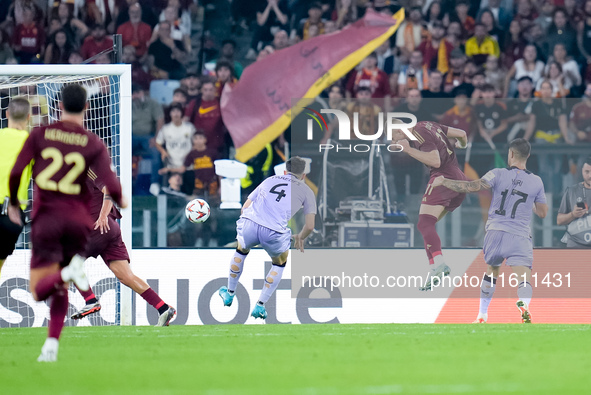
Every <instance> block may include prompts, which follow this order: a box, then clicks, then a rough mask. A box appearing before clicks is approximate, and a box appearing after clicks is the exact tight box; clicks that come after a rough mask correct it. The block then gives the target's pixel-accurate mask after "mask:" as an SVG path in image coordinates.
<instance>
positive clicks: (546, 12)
mask: <svg viewBox="0 0 591 395" xmlns="http://www.w3.org/2000/svg"><path fill="white" fill-rule="evenodd" d="M539 10H540V15H539V16H538V17H537V18H536V20H535V21H534V23H535V24H536V25H538V26H540V27H541V28H542V31H543V32H544V34H546V33H548V29H549V28H550V25H552V15H553V14H554V2H553V1H552V0H543V2H542V6H541V7H540V8H539Z"/></svg>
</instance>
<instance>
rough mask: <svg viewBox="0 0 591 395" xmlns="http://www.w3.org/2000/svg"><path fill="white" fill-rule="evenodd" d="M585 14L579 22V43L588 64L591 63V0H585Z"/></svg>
mask: <svg viewBox="0 0 591 395" xmlns="http://www.w3.org/2000/svg"><path fill="white" fill-rule="evenodd" d="M583 14H584V18H583V19H582V20H581V21H580V22H579V24H578V34H577V44H578V48H579V51H580V52H581V54H582V55H583V56H584V57H585V58H586V59H587V64H591V0H585V3H584V5H583Z"/></svg>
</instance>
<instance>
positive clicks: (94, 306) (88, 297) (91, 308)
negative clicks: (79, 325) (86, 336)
mask: <svg viewBox="0 0 591 395" xmlns="http://www.w3.org/2000/svg"><path fill="white" fill-rule="evenodd" d="M76 288H78V287H76ZM78 292H80V295H82V297H83V298H84V302H85V303H86V304H85V305H84V307H82V308H81V309H80V310H78V311H77V312H75V313H74V314H72V315H71V316H70V318H71V319H73V320H79V319H81V318H84V317H86V316H87V315H90V314H93V313H98V312H99V311H100V310H101V304H100V303H99V301H98V299H97V298H96V295H95V294H94V292H93V291H92V288H90V287H89V288H88V290H87V291H82V290H81V289H80V288H78Z"/></svg>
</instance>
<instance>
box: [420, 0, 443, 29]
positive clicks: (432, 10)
mask: <svg viewBox="0 0 591 395" xmlns="http://www.w3.org/2000/svg"><path fill="white" fill-rule="evenodd" d="M423 10H424V11H426V12H425V21H426V22H427V25H428V27H429V29H432V28H433V24H434V23H435V22H442V21H441V20H442V19H443V9H442V8H441V3H440V2H439V1H432V2H431V4H429V5H428V8H427V9H426V10H425V8H423ZM442 24H443V22H442Z"/></svg>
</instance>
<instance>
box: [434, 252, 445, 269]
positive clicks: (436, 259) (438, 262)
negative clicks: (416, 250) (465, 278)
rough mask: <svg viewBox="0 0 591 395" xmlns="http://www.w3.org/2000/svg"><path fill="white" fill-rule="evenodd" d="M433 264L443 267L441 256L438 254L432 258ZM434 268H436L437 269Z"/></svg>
mask: <svg viewBox="0 0 591 395" xmlns="http://www.w3.org/2000/svg"><path fill="white" fill-rule="evenodd" d="M433 263H434V264H435V265H437V266H439V265H445V260H444V259H443V254H439V255H436V256H434V257H433ZM437 266H436V267H437Z"/></svg>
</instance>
